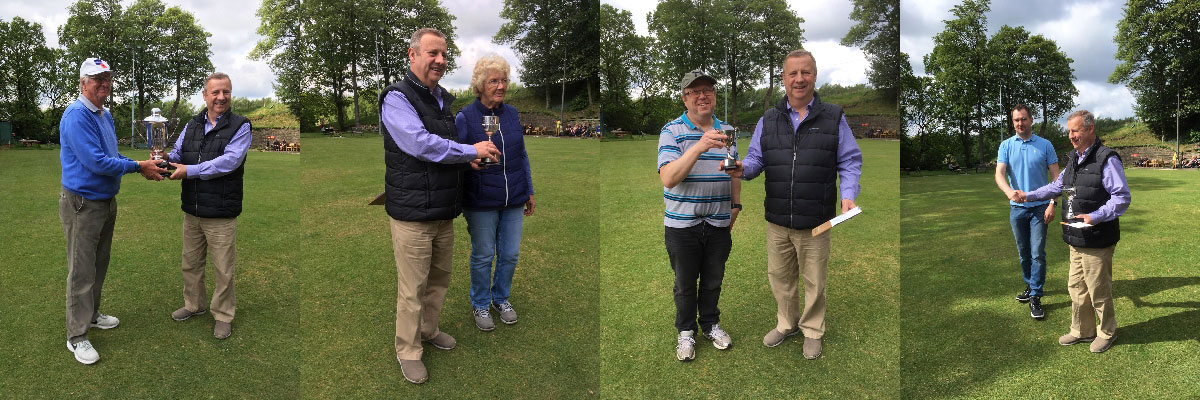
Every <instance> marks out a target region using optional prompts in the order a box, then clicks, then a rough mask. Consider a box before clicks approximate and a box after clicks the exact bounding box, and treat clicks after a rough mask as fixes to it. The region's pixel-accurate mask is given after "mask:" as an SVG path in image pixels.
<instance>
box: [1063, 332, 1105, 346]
mask: <svg viewBox="0 0 1200 400" xmlns="http://www.w3.org/2000/svg"><path fill="white" fill-rule="evenodd" d="M1093 340H1096V337H1095V336H1090V337H1085V338H1079V337H1075V336H1072V335H1071V334H1070V333H1068V334H1066V335H1062V336H1059V337H1058V344H1061V345H1063V346H1070V345H1073V344H1076V343H1082V342H1090V341H1093Z"/></svg>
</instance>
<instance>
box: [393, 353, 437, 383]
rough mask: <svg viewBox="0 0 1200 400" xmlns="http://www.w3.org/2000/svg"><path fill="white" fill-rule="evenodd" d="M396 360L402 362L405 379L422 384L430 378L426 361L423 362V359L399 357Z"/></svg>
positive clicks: (401, 370)
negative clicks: (426, 368) (402, 358)
mask: <svg viewBox="0 0 1200 400" xmlns="http://www.w3.org/2000/svg"><path fill="white" fill-rule="evenodd" d="M396 361H399V362H400V373H401V374H403V375H404V380H406V381H409V382H412V383H416V384H421V383H425V381H426V380H428V379H429V371H426V370H425V363H423V362H421V360H401V359H399V358H397V359H396Z"/></svg>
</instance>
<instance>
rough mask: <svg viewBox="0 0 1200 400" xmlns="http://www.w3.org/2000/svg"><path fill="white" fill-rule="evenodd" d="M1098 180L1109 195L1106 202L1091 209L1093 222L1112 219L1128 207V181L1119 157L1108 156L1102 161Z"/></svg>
mask: <svg viewBox="0 0 1200 400" xmlns="http://www.w3.org/2000/svg"><path fill="white" fill-rule="evenodd" d="M1100 181H1101V182H1102V183H1103V184H1104V189H1105V190H1107V191H1108V194H1109V196H1110V197H1109V198H1108V202H1106V203H1104V205H1102V206H1100V208H1098V209H1096V211H1092V213H1091V214H1092V223H1093V224H1098V223H1101V222H1105V221H1112V220H1114V219H1116V218H1117V217H1120V216H1121V215H1122V214H1125V209H1127V208H1129V201H1130V196H1129V182H1128V181H1126V180H1125V167H1124V166H1122V165H1121V160H1120V159H1118V158H1117V157H1109V158H1108V160H1107V161H1105V162H1104V169H1103V170H1102V172H1101V178H1100Z"/></svg>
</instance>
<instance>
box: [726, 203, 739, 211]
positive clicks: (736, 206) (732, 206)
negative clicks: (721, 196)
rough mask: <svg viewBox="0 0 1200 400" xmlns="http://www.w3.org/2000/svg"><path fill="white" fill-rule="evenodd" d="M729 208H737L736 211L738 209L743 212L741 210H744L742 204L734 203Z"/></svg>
mask: <svg viewBox="0 0 1200 400" xmlns="http://www.w3.org/2000/svg"><path fill="white" fill-rule="evenodd" d="M729 208H731V209H733V208H736V209H738V210H741V209H742V203H732V204H730V205H729Z"/></svg>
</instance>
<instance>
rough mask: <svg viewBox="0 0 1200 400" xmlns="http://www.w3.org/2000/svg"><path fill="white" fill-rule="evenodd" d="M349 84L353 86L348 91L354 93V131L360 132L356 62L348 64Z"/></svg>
mask: <svg viewBox="0 0 1200 400" xmlns="http://www.w3.org/2000/svg"><path fill="white" fill-rule="evenodd" d="M350 82H351V83H350V84H351V85H353V86H352V87H351V88H350V90H351V91H352V92H354V129H355V130H361V129H362V125H361V124H360V123H359V122H358V60H357V58H356V59H355V60H354V62H352V63H350Z"/></svg>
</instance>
